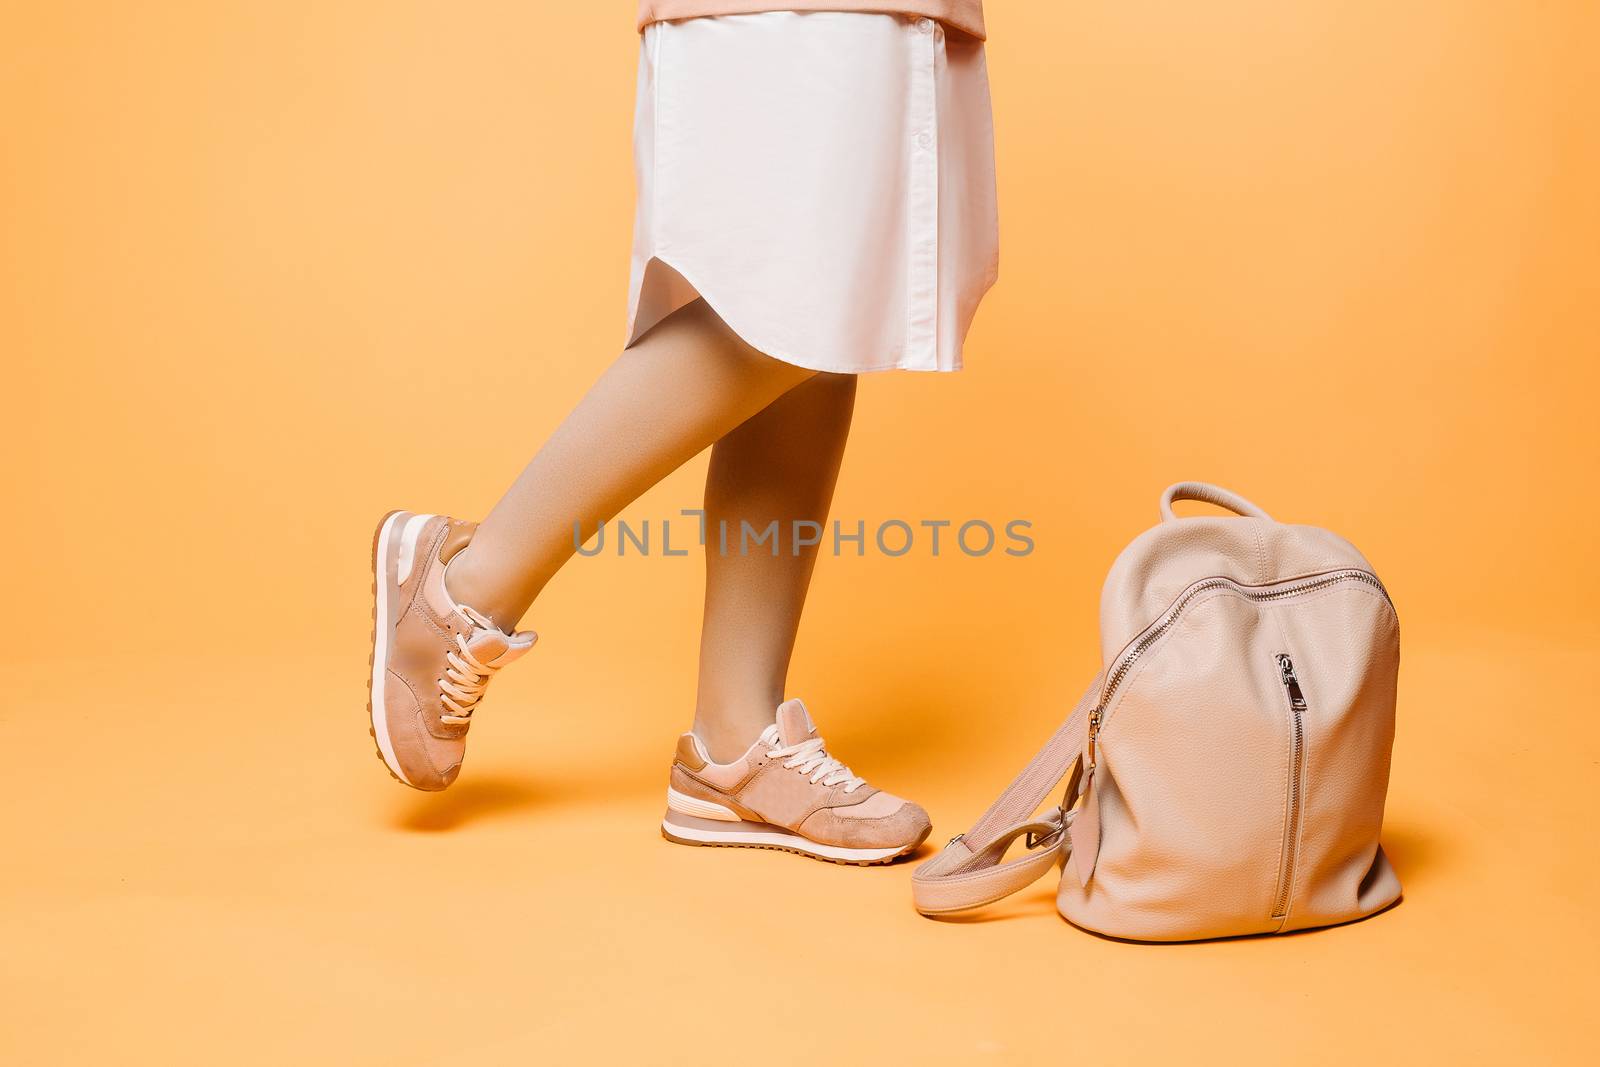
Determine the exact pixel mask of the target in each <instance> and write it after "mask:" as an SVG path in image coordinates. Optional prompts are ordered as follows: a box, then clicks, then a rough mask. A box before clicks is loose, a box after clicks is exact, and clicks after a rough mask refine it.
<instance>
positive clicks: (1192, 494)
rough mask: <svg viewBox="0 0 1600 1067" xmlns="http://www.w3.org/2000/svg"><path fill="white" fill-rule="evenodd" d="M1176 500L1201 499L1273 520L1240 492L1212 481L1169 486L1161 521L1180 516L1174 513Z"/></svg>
mask: <svg viewBox="0 0 1600 1067" xmlns="http://www.w3.org/2000/svg"><path fill="white" fill-rule="evenodd" d="M1174 500H1199V501H1201V502H1203V503H1206V504H1215V505H1216V506H1217V507H1219V508H1227V509H1228V510H1229V511H1231V512H1234V513H1235V514H1238V515H1243V516H1245V517H1246V518H1251V519H1266V520H1267V521H1268V522H1271V521H1272V516H1271V515H1268V514H1267V513H1266V512H1265V511H1263V510H1262V509H1261V508H1259V507H1257V506H1256V505H1254V504H1252V503H1250V501H1248V500H1246V499H1245V498H1244V497H1242V496H1240V495H1239V494H1238V493H1230V492H1229V491H1228V490H1226V489H1224V488H1222V487H1221V486H1220V485H1212V484H1211V483H1210V482H1179V483H1177V484H1176V485H1169V486H1167V491H1166V492H1164V493H1162V494H1161V521H1162V522H1174V521H1176V520H1177V518H1178V516H1177V515H1174V514H1173V513H1172V502H1173V501H1174Z"/></svg>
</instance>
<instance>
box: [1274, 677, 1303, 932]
mask: <svg viewBox="0 0 1600 1067" xmlns="http://www.w3.org/2000/svg"><path fill="white" fill-rule="evenodd" d="M1278 678H1279V679H1280V680H1281V681H1282V682H1283V688H1284V692H1286V693H1288V694H1289V728H1290V731H1291V737H1292V739H1293V746H1292V747H1291V750H1290V756H1289V759H1290V761H1291V762H1290V764H1289V814H1288V818H1287V819H1286V820H1285V821H1284V826H1283V859H1282V860H1281V861H1280V862H1279V864H1278V893H1277V895H1276V896H1275V897H1274V898H1273V907H1272V917H1273V918H1274V919H1282V918H1283V917H1284V916H1286V915H1288V914H1289V893H1290V891H1291V890H1292V889H1293V888H1294V861H1295V859H1296V856H1297V854H1298V853H1299V851H1300V847H1299V839H1300V771H1301V768H1302V767H1304V766H1305V755H1306V727H1305V720H1304V718H1303V716H1304V713H1305V711H1306V695H1305V691H1304V690H1302V689H1301V688H1300V679H1299V677H1298V676H1297V675H1296V674H1295V673H1294V660H1292V659H1290V658H1289V655H1288V654H1287V653H1283V652H1280V653H1279V654H1278Z"/></svg>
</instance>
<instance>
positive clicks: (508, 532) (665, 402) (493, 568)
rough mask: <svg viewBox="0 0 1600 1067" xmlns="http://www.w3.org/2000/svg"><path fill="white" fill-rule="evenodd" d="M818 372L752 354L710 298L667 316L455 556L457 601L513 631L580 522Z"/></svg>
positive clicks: (599, 515)
mask: <svg viewBox="0 0 1600 1067" xmlns="http://www.w3.org/2000/svg"><path fill="white" fill-rule="evenodd" d="M813 374H814V372H812V371H809V370H806V369H804V368H802V367H796V366H793V365H791V364H788V363H783V362H781V361H779V360H776V359H772V358H770V357H768V356H765V355H763V354H761V353H760V352H758V351H756V350H755V349H754V348H751V347H750V346H749V345H747V344H745V342H744V341H743V340H741V339H740V338H739V336H738V335H737V334H735V333H734V332H733V330H732V329H730V328H729V327H728V325H727V324H726V323H724V322H723V321H722V320H721V319H720V318H719V317H718V316H717V314H716V313H715V312H713V311H712V310H711V308H710V307H709V306H708V305H707V304H706V303H705V302H704V301H702V300H696V301H694V302H693V303H691V304H689V305H688V306H686V307H684V308H682V309H680V310H679V311H677V312H675V313H674V314H672V315H670V316H668V317H667V318H666V319H664V320H662V321H661V322H660V323H659V324H658V325H657V326H656V327H655V328H654V329H652V330H651V331H650V332H649V333H648V334H646V335H645V336H644V337H643V338H642V339H641V340H640V341H639V342H638V343H637V344H635V345H634V346H633V347H632V348H630V349H628V351H626V352H624V353H623V354H622V355H621V356H619V357H618V358H617V360H616V361H615V362H614V363H612V364H611V366H610V368H608V369H607V370H606V372H605V373H604V374H603V375H601V377H600V380H599V381H597V382H596V383H595V384H594V386H593V387H592V388H591V389H590V390H589V392H588V393H587V394H586V395H585V396H584V398H583V399H582V400H581V401H579V402H578V406H577V407H576V408H574V409H573V410H572V413H571V414H570V415H568V416H567V418H566V420H565V421H564V422H562V424H561V425H560V426H558V427H557V428H556V431H555V433H553V434H552V435H551V436H550V439H549V440H548V441H546V442H545V445H544V447H543V448H541V449H540V450H539V452H538V454H537V455H535V456H534V457H533V459H532V460H531V461H530V462H529V463H528V465H527V467H526V468H525V469H524V470H523V472H522V474H521V475H520V476H519V477H518V478H517V480H516V482H515V483H514V484H513V485H512V486H511V488H510V489H509V490H508V491H507V492H506V495H505V496H503V497H501V499H500V502H499V503H498V504H496V505H495V506H494V508H493V510H491V511H490V512H489V517H488V518H486V519H484V520H483V523H482V525H480V526H479V527H478V530H477V532H476V533H475V534H474V535H473V538H472V541H471V543H470V544H469V545H468V546H467V547H466V548H465V549H463V550H462V551H461V552H460V553H458V554H457V555H456V556H455V557H454V558H453V559H452V560H451V562H450V567H449V570H448V572H447V575H446V579H445V581H446V585H447V586H448V588H449V591H450V595H451V596H452V597H453V598H454V599H455V600H457V601H458V602H460V603H463V604H467V605H470V606H471V607H473V608H474V609H475V610H477V611H479V612H481V613H482V614H484V615H486V616H488V617H489V618H490V619H492V620H494V622H495V623H496V624H497V625H498V626H500V627H501V628H503V629H506V630H510V629H512V628H514V627H515V626H516V624H517V621H518V620H519V619H521V618H522V616H523V614H524V613H525V612H526V611H527V610H528V607H529V606H530V605H531V604H532V603H533V600H534V598H535V597H536V596H538V595H539V591H540V590H541V589H543V588H544V586H545V583H547V582H548V581H549V580H550V579H551V577H552V576H554V574H555V573H556V571H557V570H559V569H560V568H561V565H562V564H563V563H565V562H566V561H567V559H568V558H569V557H571V556H572V554H573V552H574V551H575V546H574V544H573V524H574V522H576V523H579V524H581V527H582V530H583V534H582V536H583V538H584V539H585V540H587V539H588V538H589V537H590V536H591V535H593V533H594V532H595V530H596V529H597V528H598V527H599V525H600V523H602V522H604V521H605V520H607V519H610V518H611V517H612V516H613V515H615V514H616V513H617V512H618V511H620V510H621V509H622V508H623V507H624V506H625V505H627V504H628V503H629V502H630V501H632V500H633V499H634V498H635V497H637V496H638V495H639V494H641V493H643V492H644V491H645V490H646V489H648V488H650V487H651V486H652V485H654V484H655V483H656V482H658V481H660V480H661V479H662V478H663V477H665V476H666V475H667V474H669V473H671V472H672V471H673V470H675V469H676V468H677V467H679V466H680V465H682V464H683V463H684V462H685V461H686V460H688V459H689V458H690V457H691V456H694V455H695V454H696V453H698V452H699V451H700V450H701V449H703V448H705V447H706V446H707V445H710V444H711V443H712V442H714V441H716V440H717V439H718V438H720V437H722V436H723V435H724V434H726V433H727V432H728V431H729V430H732V429H733V428H734V427H736V426H738V425H739V424H740V423H742V422H744V421H745V420H746V419H748V418H750V416H752V415H754V414H755V413H756V412H758V411H761V410H762V409H763V408H765V407H767V405H769V404H771V403H772V401H773V400H774V399H776V398H777V397H780V396H782V395H783V394H784V393H786V392H788V391H789V390H790V389H793V388H794V387H795V386H797V385H799V384H800V383H802V382H804V381H806V379H808V378H810V377H812V376H813ZM713 465H715V464H713ZM830 478H831V476H830ZM830 484H831V481H830ZM807 566H808V567H809V564H808V565H807Z"/></svg>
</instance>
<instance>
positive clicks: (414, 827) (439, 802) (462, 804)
mask: <svg viewBox="0 0 1600 1067" xmlns="http://www.w3.org/2000/svg"><path fill="white" fill-rule="evenodd" d="M547 795H548V794H547V793H546V792H545V791H544V790H542V789H537V788H535V787H534V785H533V783H532V782H530V781H526V780H519V779H513V778H472V779H469V780H467V781H463V782H458V783H457V784H456V785H454V786H452V787H451V788H450V789H448V790H446V791H445V792H443V793H438V794H430V795H427V796H420V797H416V798H414V799H410V800H409V801H408V803H407V804H406V805H405V807H404V808H402V809H401V810H400V811H399V812H397V813H396V814H395V815H394V819H393V821H394V825H395V827H396V828H397V829H400V830H409V831H411V832H412V833H444V832H448V831H450V830H455V829H458V828H459V827H461V826H463V825H465V824H466V823H470V822H477V821H480V820H481V819H484V818H487V817H492V816H494V815H498V814H502V813H505V812H512V811H519V810H522V809H525V808H531V807H534V806H536V805H538V804H539V803H540V802H541V801H542V800H544V799H545V798H546V797H547Z"/></svg>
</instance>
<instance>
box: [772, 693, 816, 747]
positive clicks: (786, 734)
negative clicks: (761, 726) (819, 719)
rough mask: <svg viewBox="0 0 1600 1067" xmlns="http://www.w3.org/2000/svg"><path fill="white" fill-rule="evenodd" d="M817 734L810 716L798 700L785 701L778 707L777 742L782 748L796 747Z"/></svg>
mask: <svg viewBox="0 0 1600 1067" xmlns="http://www.w3.org/2000/svg"><path fill="white" fill-rule="evenodd" d="M816 732H817V727H816V725H815V724H814V723H813V722H812V721H811V714H810V713H809V712H807V711H806V706H805V705H804V704H802V703H800V701H798V700H785V701H784V702H783V703H782V704H779V705H778V740H779V741H781V742H782V743H783V745H784V747H788V746H789V745H798V744H799V743H800V742H802V741H804V740H806V739H807V738H809V737H810V736H811V735H812V734H814V733H816Z"/></svg>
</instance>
